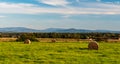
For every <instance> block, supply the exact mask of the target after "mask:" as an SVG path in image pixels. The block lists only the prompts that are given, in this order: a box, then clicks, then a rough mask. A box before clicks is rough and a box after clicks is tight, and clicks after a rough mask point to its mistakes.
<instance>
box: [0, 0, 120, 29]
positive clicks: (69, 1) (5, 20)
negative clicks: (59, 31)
mask: <svg viewBox="0 0 120 64" xmlns="http://www.w3.org/2000/svg"><path fill="white" fill-rule="evenodd" d="M119 17H120V0H0V28H3V27H27V28H34V29H46V28H76V29H91V30H94V29H100V30H119V31H120V25H119V24H120V18H119Z"/></svg>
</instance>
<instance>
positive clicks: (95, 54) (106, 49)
mask: <svg viewBox="0 0 120 64" xmlns="http://www.w3.org/2000/svg"><path fill="white" fill-rule="evenodd" d="M87 46H88V43H84V42H80V43H77V42H75V43H73V42H72V43H70V42H69V43H64V42H63V43H41V42H33V43H32V44H23V43H22V42H0V64H120V59H119V58H120V43H99V50H88V49H87Z"/></svg>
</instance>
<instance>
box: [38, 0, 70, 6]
mask: <svg viewBox="0 0 120 64" xmlns="http://www.w3.org/2000/svg"><path fill="white" fill-rule="evenodd" d="M38 1H39V2H40V3H44V4H48V5H52V6H66V5H67V4H69V2H68V1H67V0H38Z"/></svg>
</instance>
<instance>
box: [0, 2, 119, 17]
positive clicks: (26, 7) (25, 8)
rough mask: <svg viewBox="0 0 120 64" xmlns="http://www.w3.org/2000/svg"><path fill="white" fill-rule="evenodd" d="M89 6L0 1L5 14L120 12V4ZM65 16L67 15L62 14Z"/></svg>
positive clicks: (0, 7) (0, 11)
mask: <svg viewBox="0 0 120 64" xmlns="http://www.w3.org/2000/svg"><path fill="white" fill-rule="evenodd" d="M85 5H88V6H90V7H84V8H83V7H71V6H67V7H60V8H59V7H58V8H45V7H44V8H43V7H39V6H37V5H33V4H25V3H19V4H15V3H0V13H5V14H41V13H57V14H65V15H70V14H77V15H78V14H120V5H115V4H103V3H92V4H85ZM64 17H67V16H64Z"/></svg>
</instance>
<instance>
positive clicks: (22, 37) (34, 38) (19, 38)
mask: <svg viewBox="0 0 120 64" xmlns="http://www.w3.org/2000/svg"><path fill="white" fill-rule="evenodd" d="M26 39H29V40H31V41H38V40H37V39H36V37H35V36H34V34H32V33H29V34H28V33H25V34H21V35H20V36H19V37H18V39H17V40H16V41H25V40H26Z"/></svg>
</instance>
